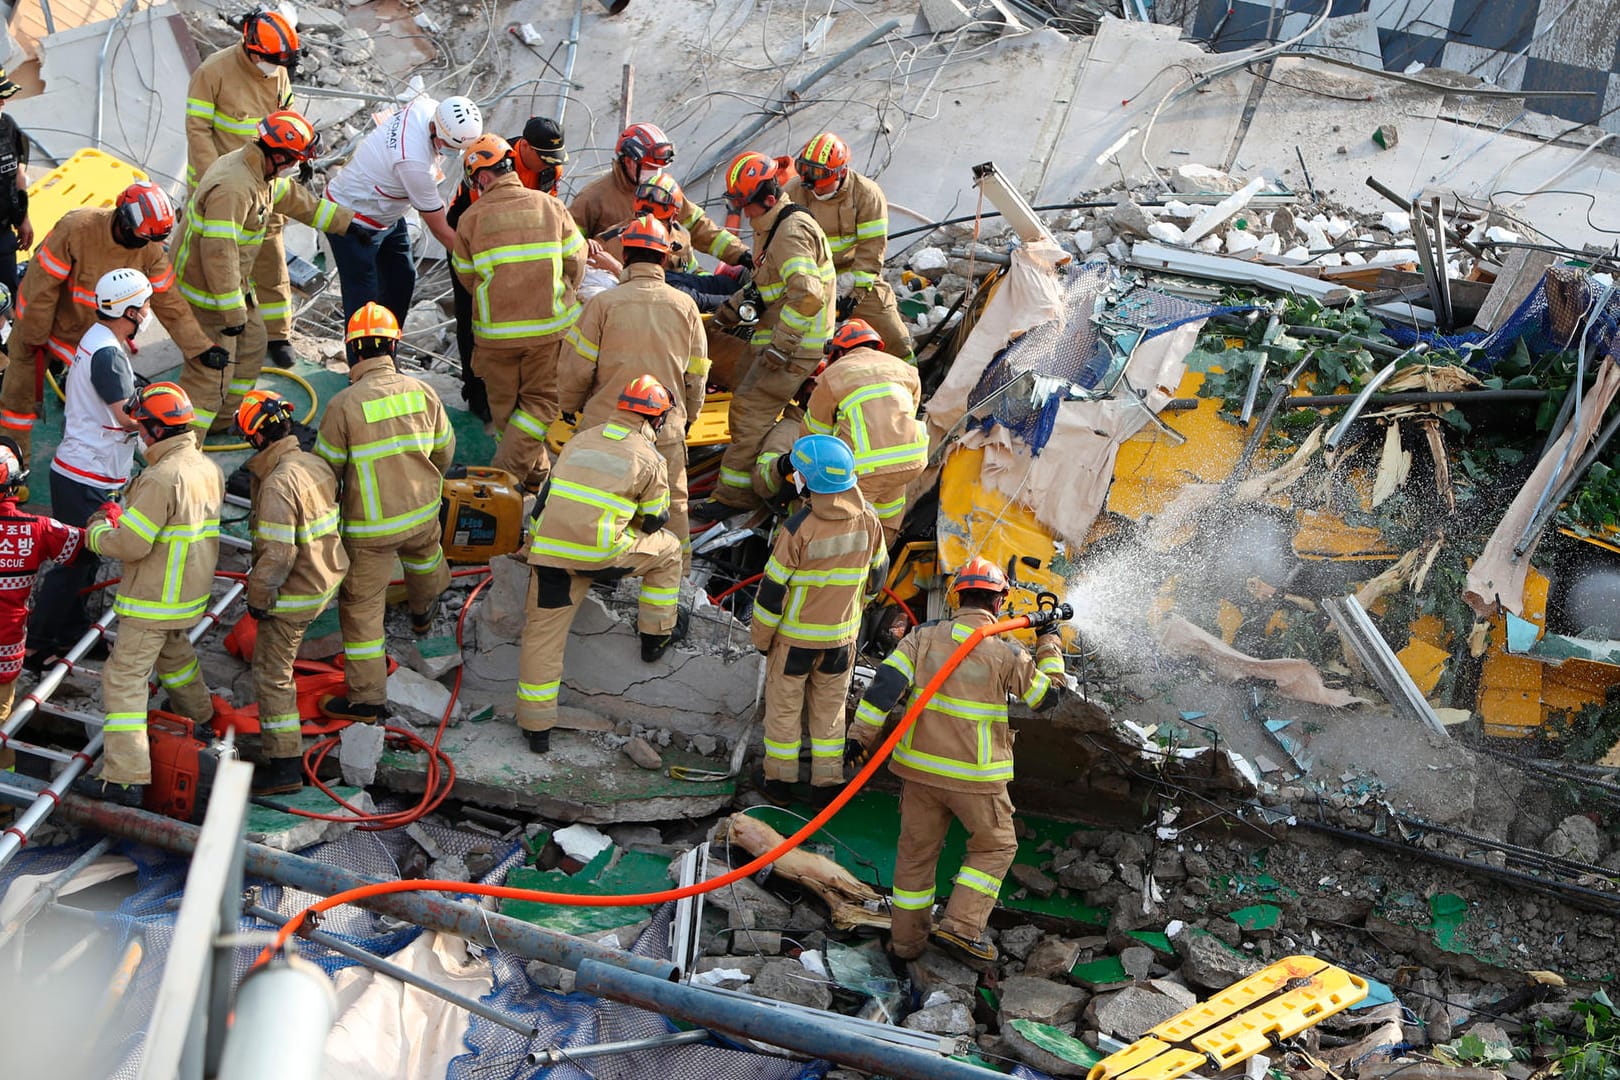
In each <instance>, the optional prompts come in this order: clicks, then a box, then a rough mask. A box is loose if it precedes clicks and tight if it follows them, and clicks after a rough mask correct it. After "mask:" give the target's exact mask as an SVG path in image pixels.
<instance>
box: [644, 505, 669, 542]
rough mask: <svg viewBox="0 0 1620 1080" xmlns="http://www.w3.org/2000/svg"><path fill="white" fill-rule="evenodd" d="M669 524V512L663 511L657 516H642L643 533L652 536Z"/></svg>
mask: <svg viewBox="0 0 1620 1080" xmlns="http://www.w3.org/2000/svg"><path fill="white" fill-rule="evenodd" d="M667 524H669V511H668V510H661V511H659V512H658V513H656V514H642V515H641V526H640V527H641V531H642V532H644V533H646V534H647V535H648V536H651V535H652V534H653V533H655V532H657V531H658V530H659V529H662V528H663V527H664V526H665V525H667Z"/></svg>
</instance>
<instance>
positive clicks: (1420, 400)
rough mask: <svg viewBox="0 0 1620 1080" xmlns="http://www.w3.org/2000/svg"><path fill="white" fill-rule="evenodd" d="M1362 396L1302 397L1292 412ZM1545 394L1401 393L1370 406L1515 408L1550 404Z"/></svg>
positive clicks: (1293, 401)
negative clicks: (1519, 405) (1508, 406)
mask: <svg viewBox="0 0 1620 1080" xmlns="http://www.w3.org/2000/svg"><path fill="white" fill-rule="evenodd" d="M1360 396H1361V395H1360V394H1301V395H1300V396H1299V397H1291V398H1289V399H1288V401H1287V403H1286V404H1287V405H1288V407H1289V408H1291V409H1330V408H1333V407H1335V406H1338V405H1348V404H1350V403H1351V402H1352V401H1355V400H1356V399H1357V398H1359V397H1360ZM1546 400H1547V391H1545V390H1399V391H1396V392H1395V393H1392V394H1374V395H1373V396H1372V397H1370V398H1368V399H1367V404H1368V405H1467V404H1476V405H1484V404H1488V403H1496V404H1503V405H1507V404H1513V403H1515V402H1522V403H1530V402H1537V401H1546Z"/></svg>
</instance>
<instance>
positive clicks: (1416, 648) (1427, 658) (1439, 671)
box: [1395, 638, 1451, 697]
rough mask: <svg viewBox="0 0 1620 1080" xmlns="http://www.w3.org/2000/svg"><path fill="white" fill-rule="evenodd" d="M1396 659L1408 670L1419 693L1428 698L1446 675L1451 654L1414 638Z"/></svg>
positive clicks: (1397, 654)
mask: <svg viewBox="0 0 1620 1080" xmlns="http://www.w3.org/2000/svg"><path fill="white" fill-rule="evenodd" d="M1395 658H1396V659H1397V660H1399V661H1400V662H1401V667H1403V668H1405V669H1406V673H1407V674H1408V675H1410V676H1412V681H1413V682H1414V683H1416V684H1417V688H1418V692H1419V693H1421V694H1422V695H1423V696H1424V697H1428V696H1429V695H1430V694H1432V693H1434V687H1435V684H1436V683H1438V682H1439V681H1440V676H1441V675H1444V674H1445V672H1446V661H1447V660H1449V659H1450V658H1451V654H1450V653H1448V652H1446V650H1444V649H1441V648H1437V647H1436V646H1434V645H1430V644H1429V643H1428V642H1427V641H1420V640H1418V639H1416V638H1413V639H1412V641H1411V643H1410V644H1408V645H1407V646H1406V648H1404V649H1402V650H1401V651H1400V652H1398V653H1396V654H1395Z"/></svg>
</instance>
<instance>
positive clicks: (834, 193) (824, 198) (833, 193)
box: [810, 184, 843, 202]
mask: <svg viewBox="0 0 1620 1080" xmlns="http://www.w3.org/2000/svg"><path fill="white" fill-rule="evenodd" d="M842 188H843V185H842V184H840V185H839V186H838V187H835V188H833V189H832V190H831V191H829V192H827V194H825V195H823V194H822V193H821V192H819V191H816V190H815V189H814V188H812V189H811V190H810V194H812V195H814V196H815V197H816V201H817V202H826V201H827V200H828V199H836V198H837V197H838V192H839V191H840V190H842Z"/></svg>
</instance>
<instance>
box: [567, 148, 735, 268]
mask: <svg viewBox="0 0 1620 1080" xmlns="http://www.w3.org/2000/svg"><path fill="white" fill-rule="evenodd" d="M674 162H675V146H674V144H673V143H671V142H670V141H669V137H668V136H666V135H665V134H664V132H663V131H662V130H661V129H660V128H659V127H658V126H657V125H655V124H631V125H630V126H629V127H627V128H625V129H624V130H623V131H622V132H620V133H619V141H618V142H617V143H616V144H614V147H613V165H612V166H611V167H610V168H609V169H608V171H607V172H605V173H603V174H602V175H601V176H598V177H597V178H596V179H595V180H592V181H591V182H590V183H589V184H586V185H585V187H584V188H583V189H581V190H580V193H579V194H578V195H575V196H574V201H573V202H571V203H569V204H568V209H569V212H570V213H572V214H573V215H574V222H575V224H577V225H578V226H579V228H580V231H581V232H582V233H584V234H585V236H586V238H587V239H592V240H594V239H596V237H597V236H598V235H599V234H601V233H603V232H605V231H607V230H608V229H611V228H612V227H613V226H615V225H621V224H623V223H624V222H626V221H628V220H629V219H630V218H631V217H633V216H634V215H635V213H636V187H637V186H638V185H639V184H640V183H641V182H642V181H643V180H647V179H649V178H651V177H652V176H654V175H655V174H657V173H658V172H659V171H660V170H663V169H667V168H669V167H670V165H672V164H674ZM677 218H678V220H679V222H680V225H681V227H682V228H684V229H685V230H686V231H687V232H688V233H690V234H691V236H692V242H693V245H694V246H695V247H696V248H697V249H698V250H700V251H704V252H707V253H708V254H710V255H713V256H714V257H715V258H717V259H719V260H720V261H721V262H726V263H738V264H740V265H742V266H746V267H749V268H750V269H751V268H752V267H753V263H754V258H753V256H752V255H750V254H749V252H748V248H747V247H746V246H744V244H743V242H742V241H741V240H739V239H737V238H736V237H735V236H733V235H731V233H729V232H727V231H726V230H725V229H722V228H721V227H720V226H718V225H716V224H715V223H714V222H713V221H711V220H710V219H709V215H707V214H705V213H704V212H703V208H702V207H701V206H698V205H697V204H696V203H694V202H692V201H691V200H690V199H688V198H687V197H686V196H685V195H682V196H681V210H680V213H679V214H678V215H677ZM601 243H602V247H603V248H604V249H606V251H607V253H608V254H609V255H612V256H613V257H614V258H615V259H620V260H621V261H622V258H623V250H622V248H621V246H620V243H619V239H618V238H617V237H610V238H608V239H605V240H603V241H602V242H601Z"/></svg>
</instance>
